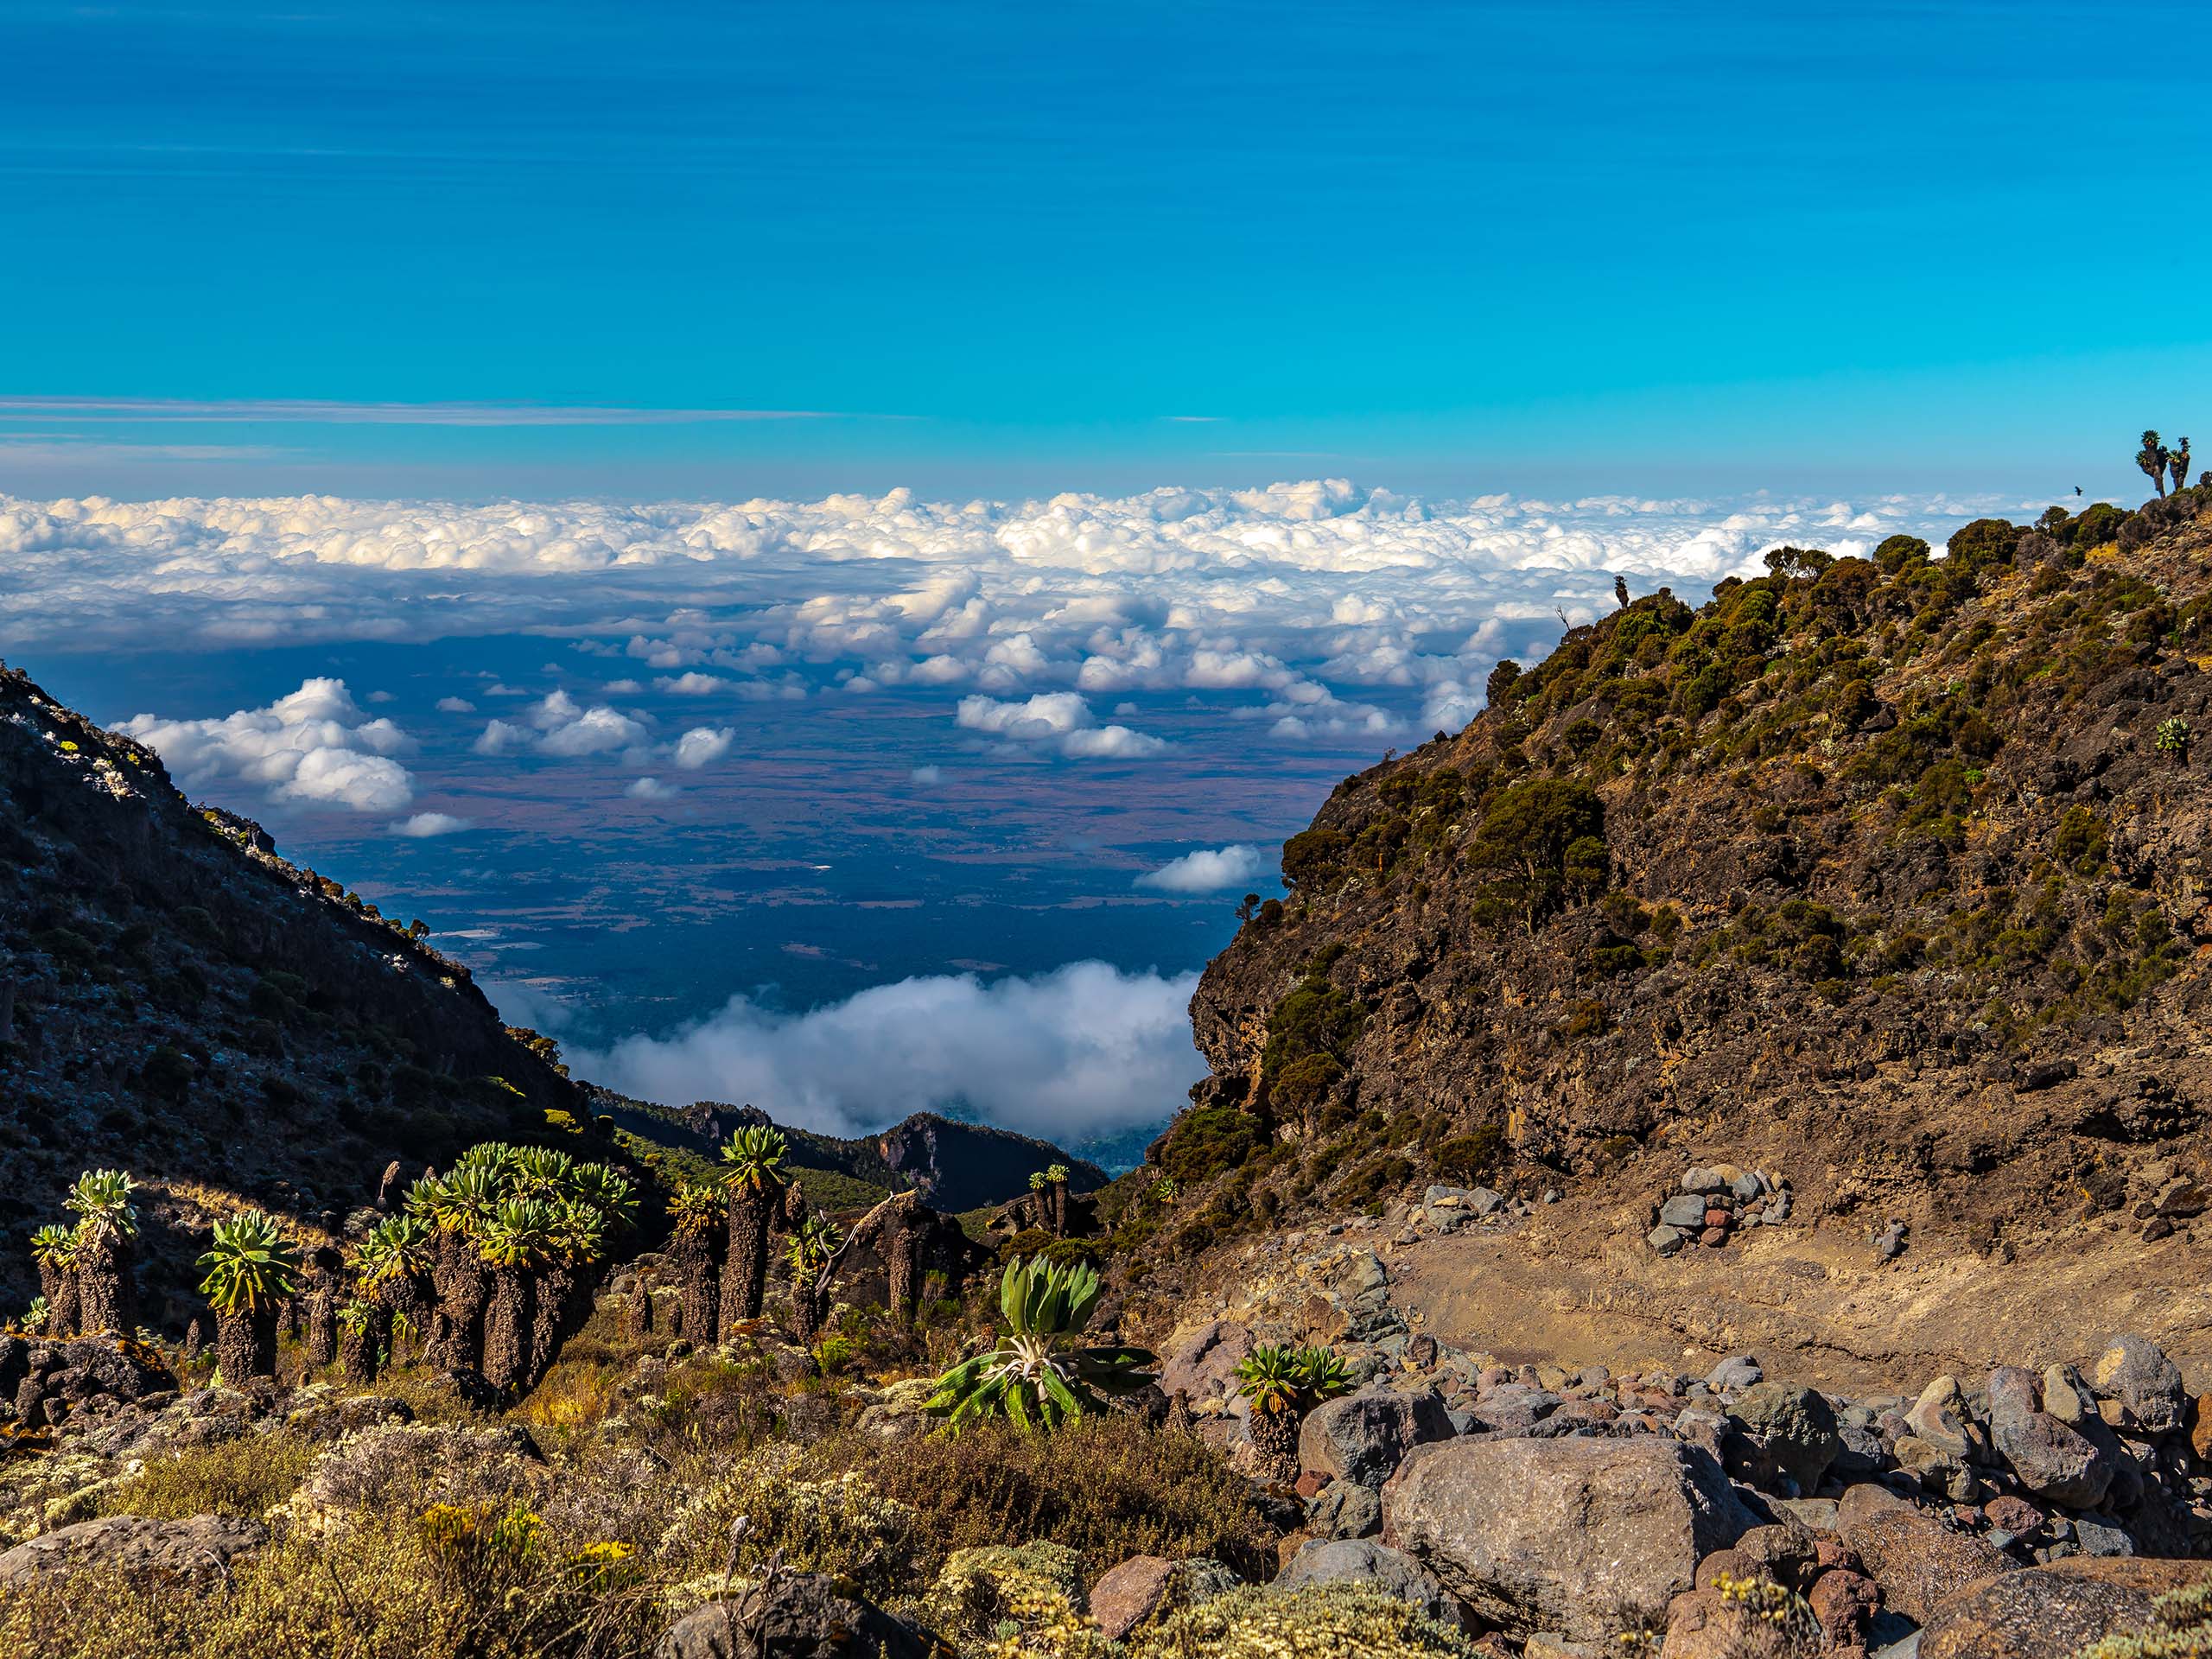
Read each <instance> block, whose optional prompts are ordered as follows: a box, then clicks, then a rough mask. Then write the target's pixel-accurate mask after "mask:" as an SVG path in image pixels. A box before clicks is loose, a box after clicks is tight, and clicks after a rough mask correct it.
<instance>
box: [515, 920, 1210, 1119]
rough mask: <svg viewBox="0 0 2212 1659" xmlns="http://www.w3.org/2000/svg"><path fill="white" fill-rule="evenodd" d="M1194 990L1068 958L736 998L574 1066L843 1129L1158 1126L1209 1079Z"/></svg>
mask: <svg viewBox="0 0 2212 1659" xmlns="http://www.w3.org/2000/svg"><path fill="white" fill-rule="evenodd" d="M1197 982H1198V976H1197V975H1195V974H1182V975H1178V976H1174V977H1173V978H1164V977H1162V976H1160V975H1158V974H1154V973H1139V974H1125V973H1122V971H1121V970H1120V969H1116V968H1114V967H1112V966H1110V965H1109V964H1108V963H1103V962H1079V963H1071V965H1069V966H1067V967H1065V968H1061V969H1056V970H1055V971H1053V972H1052V973H1049V974H1043V975H1039V976H1036V977H1034V978H1007V979H1001V980H995V981H991V982H985V981H984V980H982V979H980V978H978V977H977V976H975V975H973V974H960V975H944V976H930V977H926V978H915V979H906V980H901V981H899V982H898V983H896V984H892V985H880V986H876V987H874V988H871V989H868V990H865V991H861V992H860V993H858V994H857V995H854V996H851V997H849V998H847V999H846V1000H845V1001H842V1002H836V1003H831V1004H829V1005H828V1006H826V1007H819V1008H816V1009H814V1010H812V1011H810V1012H809V1013H805V1014H781V1013H777V1012H774V1011H772V1010H771V1009H767V1008H764V1007H760V1005H759V1004H758V1003H756V1002H754V1001H752V1000H750V999H748V998H747V997H744V996H734V997H732V998H731V999H730V1001H728V1003H727V1004H726V1005H725V1006H724V1007H722V1008H721V1010H720V1011H719V1012H718V1013H716V1014H713V1015H712V1016H710V1017H709V1018H708V1019H706V1020H701V1021H698V1022H697V1023H696V1024H694V1025H690V1026H687V1027H683V1028H682V1029H680V1030H678V1031H677V1032H675V1033H671V1034H670V1035H668V1036H665V1037H647V1036H636V1037H629V1038H626V1039H622V1040H620V1041H619V1042H617V1043H615V1044H614V1045H613V1046H612V1047H610V1048H607V1049H606V1050H604V1051H601V1052H591V1051H588V1050H578V1051H575V1052H571V1053H570V1055H569V1062H570V1064H571V1065H573V1066H574V1067H575V1068H576V1070H577V1071H578V1072H579V1074H580V1075H583V1076H588V1077H593V1078H594V1079H596V1080H598V1081H600V1082H602V1083H604V1084H607V1085H608V1086H610V1087H612V1088H614V1089H618V1090H621V1091H622V1092H624V1093H625V1094H629V1095H633V1096H639V1098H642V1099H645V1100H656V1101H660V1102H663V1103H666V1104H669V1105H685V1104H688V1103H690V1102H692V1101H695V1100H740V1101H750V1102H752V1103H753V1104H755V1105H757V1106H760V1107H763V1108H765V1109H767V1110H768V1111H771V1112H772V1113H774V1114H775V1115H776V1116H778V1117H779V1118H781V1119H783V1120H784V1121H785V1122H791V1123H797V1124H799V1125H801V1126H803V1127H804V1128H811V1129H819V1130H823V1131H827V1132H829V1133H833V1134H838V1135H853V1134H858V1133H861V1132H864V1131H867V1130H869V1129H874V1128H881V1127H883V1126H884V1125H886V1124H888V1123H891V1122H896V1121H897V1120H898V1119H899V1118H901V1117H904V1116H906V1115H907V1114H908V1113H910V1112H918V1111H944V1110H947V1109H965V1110H968V1111H971V1112H973V1113H974V1114H976V1116H980V1117H982V1119H984V1120H985V1121H986V1122H991V1123H995V1124H997V1125H999V1126H1001V1128H1009V1129H1015V1130H1019V1131H1020V1132H1021V1133H1023V1134H1027V1135H1044V1136H1046V1137H1048V1138H1056V1139H1062V1140H1076V1139H1081V1138H1084V1137H1085V1136H1089V1135H1104V1134H1111V1133H1114V1132H1115V1131H1117V1130H1122V1129H1126V1128H1130V1127H1131V1126H1133V1125H1136V1124H1144V1123H1152V1122H1159V1121H1160V1120H1161V1119H1163V1118H1165V1117H1166V1116H1169V1115H1170V1114H1172V1113H1173V1111H1174V1110H1175V1109H1176V1108H1177V1107H1178V1106H1179V1105H1180V1104H1181V1103H1182V1102H1183V1100H1184V1098H1185V1093H1186V1091H1187V1090H1189V1088H1190V1086H1191V1084H1193V1083H1195V1082H1197V1081H1198V1078H1199V1077H1203V1076H1204V1075H1205V1062H1204V1061H1203V1060H1201V1059H1200V1058H1198V1051H1197V1050H1196V1049H1195V1048H1194V1047H1192V1043H1191V1027H1190V1020H1189V1017H1188V1015H1187V1014H1186V1013H1185V1005H1186V1004H1187V1003H1188V1002H1189V1001H1190V997H1191V993H1192V990H1193V989H1194V988H1195V987H1196V985H1197ZM494 995H497V992H496V991H495V992H494Z"/></svg>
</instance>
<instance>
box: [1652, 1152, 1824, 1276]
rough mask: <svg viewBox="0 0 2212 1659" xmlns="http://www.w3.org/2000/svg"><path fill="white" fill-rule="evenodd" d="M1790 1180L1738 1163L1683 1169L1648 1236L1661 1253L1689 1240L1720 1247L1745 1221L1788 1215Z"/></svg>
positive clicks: (1767, 1222)
mask: <svg viewBox="0 0 2212 1659" xmlns="http://www.w3.org/2000/svg"><path fill="white" fill-rule="evenodd" d="M1789 1206H1790V1195H1789V1180H1788V1179H1787V1178H1786V1177H1783V1176H1777V1175H1770V1174H1768V1173H1765V1172H1764V1171H1763V1170H1757V1169H1741V1168H1738V1166H1736V1165H1734V1164H1712V1165H1704V1166H1699V1167H1697V1168H1694V1169H1691V1170H1688V1171H1687V1172H1685V1173H1684V1174H1683V1176H1682V1179H1681V1184H1680V1188H1679V1190H1678V1191H1676V1192H1672V1193H1669V1195H1667V1196H1666V1197H1665V1198H1661V1199H1660V1200H1659V1203H1658V1206H1657V1208H1656V1210H1655V1211H1653V1213H1652V1216H1651V1230H1650V1232H1649V1234H1648V1235H1646V1242H1647V1243H1649V1245H1650V1246H1651V1248H1652V1249H1655V1250H1656V1251H1658V1252H1659V1254H1660V1255H1674V1254H1675V1252H1676V1251H1678V1250H1680V1249H1681V1248H1682V1247H1683V1246H1684V1245H1686V1244H1692V1243H1695V1244H1702V1245H1704V1246H1705V1247H1706V1248H1707V1249H1716V1250H1717V1249H1719V1248H1720V1247H1721V1246H1723V1245H1724V1244H1726V1243H1727V1242H1728V1240H1729V1238H1730V1236H1732V1234H1733V1233H1734V1232H1735V1231H1736V1230H1737V1229H1738V1228H1741V1227H1752V1226H1762V1225H1764V1226H1778V1225H1779V1224H1782V1223H1783V1222H1785V1221H1787V1220H1789Z"/></svg>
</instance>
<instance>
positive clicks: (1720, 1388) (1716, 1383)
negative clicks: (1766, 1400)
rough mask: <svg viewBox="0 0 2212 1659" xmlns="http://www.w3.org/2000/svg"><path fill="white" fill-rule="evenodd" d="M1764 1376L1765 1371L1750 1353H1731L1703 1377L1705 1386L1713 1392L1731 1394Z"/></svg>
mask: <svg viewBox="0 0 2212 1659" xmlns="http://www.w3.org/2000/svg"><path fill="white" fill-rule="evenodd" d="M1765 1378H1766V1373H1765V1371H1764V1370H1761V1369H1760V1367H1759V1363H1758V1360H1756V1359H1754V1358H1753V1357H1751V1355H1749V1354H1731V1355H1730V1356H1729V1357H1727V1358H1726V1359H1724V1360H1722V1361H1721V1362H1720V1363H1719V1364H1718V1365H1716V1366H1714V1367H1713V1370H1712V1371H1711V1372H1710V1373H1709V1374H1708V1375H1707V1377H1706V1379H1705V1386H1706V1387H1707V1388H1708V1389H1712V1390H1713V1392H1714V1393H1715V1394H1733V1393H1735V1392H1737V1391H1738V1389H1748V1388H1750V1387H1751V1386H1752V1385H1753V1384H1754V1383H1761V1382H1764V1380H1765Z"/></svg>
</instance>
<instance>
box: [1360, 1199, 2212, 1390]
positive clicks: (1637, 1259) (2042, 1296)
mask: <svg viewBox="0 0 2212 1659" xmlns="http://www.w3.org/2000/svg"><path fill="white" fill-rule="evenodd" d="M1572 1209H1573V1206H1571V1205H1559V1206H1557V1207H1556V1208H1555V1209H1553V1210H1547V1211H1540V1212H1539V1213H1538V1214H1537V1215H1536V1216H1535V1217H1531V1218H1530V1219H1529V1220H1528V1221H1526V1222H1524V1223H1522V1224H1519V1225H1518V1226H1517V1227H1516V1228H1515V1229H1514V1230H1510V1231H1504V1232H1484V1231H1478V1230H1470V1231H1468V1232H1465V1233H1461V1234H1459V1235H1457V1236H1450V1237H1443V1238H1431V1239H1423V1240H1421V1241H1420V1242H1418V1243H1414V1244H1410V1245H1406V1246H1402V1247H1399V1248H1397V1249H1395V1250H1392V1251H1390V1252H1389V1274H1390V1279H1391V1281H1392V1282H1391V1295H1392V1300H1394V1301H1395V1302H1396V1303H1397V1304H1398V1305H1399V1306H1401V1307H1403V1308H1404V1309H1406V1310H1407V1311H1408V1315H1409V1317H1412V1318H1413V1319H1414V1321H1415V1328H1416V1329H1417V1330H1422V1331H1427V1332H1433V1334H1434V1335H1435V1336H1437V1337H1438V1338H1440V1339H1441V1340H1444V1341H1446V1342H1451V1343H1455V1344H1459V1345H1460V1346H1463V1347H1465V1348H1467V1349H1470V1350H1472V1351H1481V1352H1488V1353H1492V1354H1495V1355H1497V1357H1499V1358H1501V1359H1504V1360H1509V1361H1512V1362H1515V1363H1519V1362H1522V1361H1531V1362H1533V1361H1541V1360H1550V1361H1554V1362H1555V1363H1560V1364H1564V1365H1567V1366H1570V1367H1572V1366H1577V1365H1584V1364H1591V1363H1599V1364H1604V1365H1607V1366H1610V1367H1611V1368H1612V1370H1615V1371H1616V1372H1620V1371H1624V1370H1635V1369H1643V1368H1649V1367H1652V1366H1657V1367H1662V1368H1664V1369H1665V1370H1670V1371H1678V1372H1685V1373H1690V1372H1699V1371H1702V1370H1705V1369H1707V1367H1709V1366H1710V1365H1711V1364H1712V1363H1713V1362H1714V1361H1716V1360H1717V1359H1719V1357H1722V1356H1724V1355H1726V1354H1730V1353H1738V1352H1743V1351H1750V1352H1751V1353H1753V1354H1756V1355H1757V1356H1758V1357H1759V1359H1760V1361H1761V1363H1764V1364H1765V1365H1766V1366H1767V1368H1768V1369H1769V1370H1770V1372H1771V1373H1772V1374H1774V1375H1777V1376H1786V1377H1788V1378H1789V1379H1790V1380H1792V1381H1795V1382H1802V1383H1810V1384H1813V1385H1814V1386H1816V1387H1820V1388H1823V1389H1831V1390H1834V1391H1838V1392H1860V1393H1866V1392H1878V1391H1885V1390H1888V1391H1906V1390H1916V1389H1918V1388H1919V1386H1920V1385H1921V1384H1922V1383H1924V1382H1925V1381H1926V1380H1927V1379H1928V1378H1929V1377H1931V1376H1936V1374H1938V1373H1939V1372H1942V1371H1955V1372H1958V1373H1960V1374H1961V1375H1965V1374H1967V1373H1975V1374H1979V1373H1981V1372H1986V1371H1987V1370H1989V1369H1990V1368H1991V1367H1993V1366H1994V1365H1999V1364H2014V1365H2033V1366H2037V1367H2040V1366H2044V1365H2047V1364H2050V1363H2054V1362H2056V1361H2061V1360H2070V1361H2074V1362H2076V1363H2080V1362H2082V1361H2084V1360H2086V1359H2088V1357H2090V1356H2091V1355H2092V1354H2093V1353H2094V1352H2095V1351H2096V1350H2097V1349H2098V1348H2099V1346H2100V1345H2101V1339H2102V1338H2104V1337H2105V1336H2106V1335H2107V1334H2109V1333H2110V1332H2114V1331H2136V1332H2142V1333H2144V1334H2145V1335H2147V1336H2150V1337H2152V1338H2155V1339H2156V1340H2158V1342H2159V1343H2161V1344H2164V1346H2165V1348H2166V1351H2168V1353H2170V1354H2171V1356H2172V1357H2174V1358H2175V1360H2176V1361H2177V1362H2178V1363H2180V1364H2181V1366H2182V1370H2183V1375H2184V1376H2186V1378H2187V1379H2188V1381H2189V1383H2190V1388H2191V1389H2193V1390H2203V1389H2208V1388H2212V1289H2208V1287H2207V1285H2206V1278H2207V1265H2208V1260H2207V1255H2206V1253H2205V1252H2204V1251H2202V1249H2199V1248H2198V1247H2197V1246H2196V1245H2193V1244H2192V1243H2190V1240H2189V1238H2188V1236H2187V1235H2186V1234H2185V1233H2183V1234H2177V1235H2176V1236H2173V1237H2171V1238H2167V1239H2164V1240H2161V1241H2160V1242H2158V1243H2154V1244H2146V1243H2142V1242H2141V1241H2140V1240H2139V1238H2137V1237H2136V1236H2133V1233H2130V1232H2123V1231H2121V1230H2120V1229H2119V1228H2118V1227H2117V1226H2114V1227H2113V1228H2112V1229H2111V1230H2109V1231H2107V1230H2103V1229H2101V1228H2099V1229H2094V1230H2083V1231H2082V1232H2080V1233H2078V1234H2077V1235H2076V1236H2073V1237H2070V1238H2069V1239H2068V1240H2067V1241H2065V1242H2064V1243H2060V1244H2055V1245H2053V1246H2051V1247H2049V1248H2048V1249H2046V1250H2045V1251H2044V1253H2043V1254H2040V1255H2033V1256H2030V1255H2023V1256H2021V1257H2020V1259H2018V1260H2017V1261H2013V1262H1999V1261H1996V1260H1994V1259H1992V1258H1989V1257H1986V1256H1980V1255H1961V1254H1946V1253H1944V1252H1943V1250H1942V1249H1941V1247H1940V1246H1937V1245H1929V1246H1927V1247H1919V1246H1916V1247H1915V1248H1913V1249H1908V1250H1907V1251H1906V1253H1905V1254H1904V1256H1902V1257H1901V1258H1899V1259H1898V1260H1897V1261H1896V1262H1891V1263H1888V1264H1882V1263H1878V1262H1877V1261H1876V1260H1875V1256H1874V1252H1873V1250H1872V1248H1871V1247H1870V1246H1869V1245H1868V1244H1867V1243H1866V1238H1865V1236H1864V1235H1863V1233H1862V1232H1860V1231H1859V1230H1856V1229H1853V1230H1844V1229H1842V1228H1826V1229H1822V1228H1815V1227H1809V1226H1807V1227H1777V1228H1758V1229H1753V1230H1749V1231H1748V1233H1747V1234H1746V1235H1745V1236H1744V1237H1743V1239H1742V1241H1741V1242H1739V1243H1731V1244H1730V1245H1728V1246H1727V1248H1726V1249H1719V1250H1707V1249H1698V1248H1696V1247H1694V1246H1693V1247H1692V1248H1691V1249H1688V1250H1687V1251H1685V1252H1684V1253H1683V1254H1681V1255H1678V1256H1675V1257H1674V1258H1672V1259H1667V1258H1662V1257H1661V1256H1659V1255H1656V1254H1655V1253H1654V1252H1653V1251H1651V1250H1650V1249H1647V1248H1645V1247H1644V1246H1643V1244H1642V1243H1641V1242H1640V1241H1633V1240H1624V1239H1622V1238H1621V1237H1620V1236H1618V1233H1614V1232H1612V1231H1611V1230H1606V1232H1605V1236H1602V1237H1601V1239H1600V1240H1599V1242H1598V1243H1595V1244H1594V1245H1593V1244H1592V1243H1589V1242H1588V1241H1589V1238H1590V1234H1591V1231H1592V1230H1590V1229H1589V1228H1587V1226H1586V1225H1584V1226H1578V1225H1577V1224H1576V1220H1575V1217H1573V1215H1572V1213H1571V1211H1572ZM1562 1211H1567V1212H1570V1213H1565V1214H1563V1213H1560V1212H1562ZM1578 1235H1580V1238H1578Z"/></svg>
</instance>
